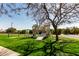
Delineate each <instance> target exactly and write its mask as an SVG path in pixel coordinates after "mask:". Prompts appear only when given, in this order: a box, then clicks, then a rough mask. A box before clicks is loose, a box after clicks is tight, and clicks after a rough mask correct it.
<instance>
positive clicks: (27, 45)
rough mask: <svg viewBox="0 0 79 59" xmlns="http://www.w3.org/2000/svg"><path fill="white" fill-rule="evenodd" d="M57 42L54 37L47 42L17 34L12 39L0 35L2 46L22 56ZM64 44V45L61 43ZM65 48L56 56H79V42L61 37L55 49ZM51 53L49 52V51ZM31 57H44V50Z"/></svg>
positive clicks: (37, 51)
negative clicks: (46, 44)
mask: <svg viewBox="0 0 79 59" xmlns="http://www.w3.org/2000/svg"><path fill="white" fill-rule="evenodd" d="M51 41H52V42H53V41H55V37H54V36H49V37H48V38H46V39H45V40H42V41H37V40H35V39H33V38H24V35H23V34H22V35H20V37H19V38H18V35H17V34H12V35H10V37H8V35H7V34H0V46H4V47H6V48H9V49H11V50H14V51H16V52H19V53H20V54H21V55H27V53H29V52H30V51H29V50H33V49H37V48H42V47H43V46H44V45H45V42H47V43H50V42H51ZM60 42H64V43H60ZM62 45H65V46H63V51H60V50H57V51H56V52H55V53H56V55H60V56H63V55H64V56H66V55H67V56H68V55H79V40H78V39H73V38H65V37H60V38H59V43H56V44H55V47H56V48H57V49H60V46H62ZM48 51H49V50H48ZM29 55H32V56H43V55H45V53H44V52H43V51H42V50H35V51H33V52H32V53H30V54H29Z"/></svg>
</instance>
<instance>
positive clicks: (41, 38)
mask: <svg viewBox="0 0 79 59" xmlns="http://www.w3.org/2000/svg"><path fill="white" fill-rule="evenodd" d="M43 38H44V36H40V37H37V39H36V40H43Z"/></svg>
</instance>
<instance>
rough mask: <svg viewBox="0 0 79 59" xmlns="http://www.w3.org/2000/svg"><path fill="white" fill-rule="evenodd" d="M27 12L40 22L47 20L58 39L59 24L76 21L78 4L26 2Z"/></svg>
mask: <svg viewBox="0 0 79 59" xmlns="http://www.w3.org/2000/svg"><path fill="white" fill-rule="evenodd" d="M28 5H29V8H28V9H29V10H30V12H29V11H28V14H29V15H32V16H33V18H34V19H35V20H37V21H38V22H39V24H42V23H43V22H44V21H46V20H49V21H50V22H51V25H52V26H53V28H54V30H55V34H56V41H58V33H57V28H58V26H59V25H61V24H66V23H72V22H75V21H78V19H77V18H78V17H79V16H78V13H79V11H78V8H79V4H66V3H52V4H51V3H50V4H48V3H40V4H35V3H34V4H28Z"/></svg>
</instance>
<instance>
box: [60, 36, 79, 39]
mask: <svg viewBox="0 0 79 59" xmlns="http://www.w3.org/2000/svg"><path fill="white" fill-rule="evenodd" d="M61 36H63V37H67V38H75V39H79V35H61Z"/></svg>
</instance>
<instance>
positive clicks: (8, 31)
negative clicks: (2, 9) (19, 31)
mask: <svg viewBox="0 0 79 59" xmlns="http://www.w3.org/2000/svg"><path fill="white" fill-rule="evenodd" d="M6 33H8V37H9V34H10V33H12V34H14V33H16V28H13V27H11V28H8V29H6Z"/></svg>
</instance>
